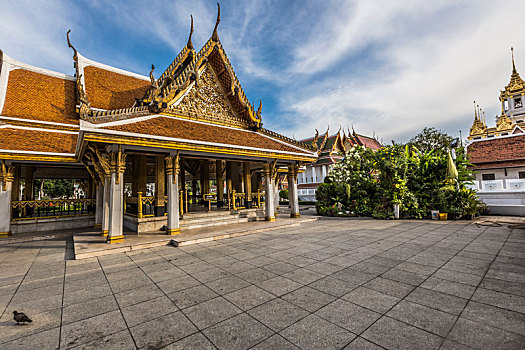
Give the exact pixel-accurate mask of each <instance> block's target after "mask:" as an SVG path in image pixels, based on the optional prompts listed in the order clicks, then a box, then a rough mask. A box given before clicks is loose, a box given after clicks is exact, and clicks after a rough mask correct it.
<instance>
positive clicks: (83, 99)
mask: <svg viewBox="0 0 525 350" xmlns="http://www.w3.org/2000/svg"><path fill="white" fill-rule="evenodd" d="M69 33H71V29H69V30H68V31H67V33H66V38H67V45H68V46H69V47H70V48H71V49H73V60H74V61H75V64H74V66H75V75H76V78H77V84H76V90H77V104H78V107H77V112H78V114H79V116H80V118H81V119H88V118H89V117H90V115H91V104H90V103H89V99H88V96H87V94H86V91H85V90H84V85H83V84H82V74H80V67H79V64H78V51H77V49H75V47H74V46H73V44H71V40H69Z"/></svg>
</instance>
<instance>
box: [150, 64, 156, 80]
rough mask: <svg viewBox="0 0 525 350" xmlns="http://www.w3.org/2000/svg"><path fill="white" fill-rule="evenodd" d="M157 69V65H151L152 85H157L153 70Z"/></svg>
mask: <svg viewBox="0 0 525 350" xmlns="http://www.w3.org/2000/svg"><path fill="white" fill-rule="evenodd" d="M154 70H155V66H154V65H153V64H152V65H151V70H150V71H149V79H150V80H151V85H155V77H154V76H153V71H154Z"/></svg>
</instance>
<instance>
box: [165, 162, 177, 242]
mask: <svg viewBox="0 0 525 350" xmlns="http://www.w3.org/2000/svg"><path fill="white" fill-rule="evenodd" d="M178 174H179V155H178V154H177V156H168V157H166V176H167V178H166V185H167V190H168V206H167V208H166V211H167V213H168V225H167V226H166V233H167V234H168V235H176V234H179V233H180V224H179V176H178Z"/></svg>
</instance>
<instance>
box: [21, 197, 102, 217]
mask: <svg viewBox="0 0 525 350" xmlns="http://www.w3.org/2000/svg"><path fill="white" fill-rule="evenodd" d="M95 206H96V200H95V199H90V198H87V199H86V198H79V199H42V200H32V201H12V202H11V208H12V211H11V218H12V219H13V220H20V219H34V218H39V217H63V216H76V215H87V214H93V213H95Z"/></svg>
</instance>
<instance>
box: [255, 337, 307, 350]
mask: <svg viewBox="0 0 525 350" xmlns="http://www.w3.org/2000/svg"><path fill="white" fill-rule="evenodd" d="M252 349H253V350H276V349H279V350H298V349H299V348H298V347H297V346H295V345H293V344H292V343H290V342H289V341H288V340H286V339H284V338H283V337H281V336H280V335H278V334H275V335H273V336H271V337H270V338H267V339H266V340H264V341H263V342H261V343H259V344H257V345H256V346H254V347H253V348H252Z"/></svg>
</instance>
